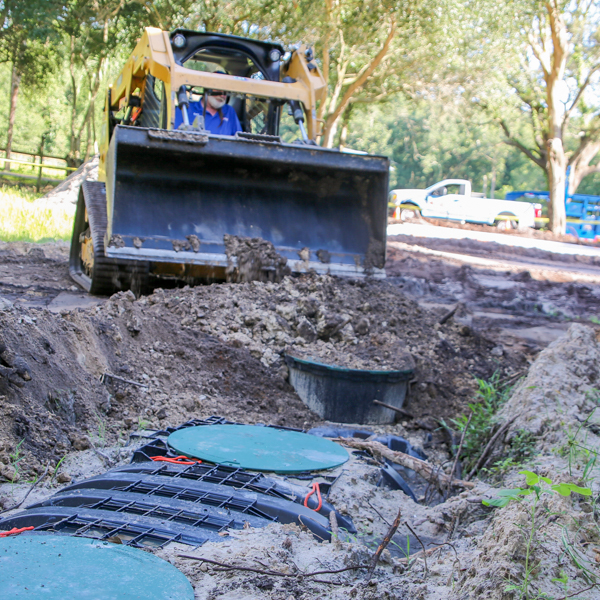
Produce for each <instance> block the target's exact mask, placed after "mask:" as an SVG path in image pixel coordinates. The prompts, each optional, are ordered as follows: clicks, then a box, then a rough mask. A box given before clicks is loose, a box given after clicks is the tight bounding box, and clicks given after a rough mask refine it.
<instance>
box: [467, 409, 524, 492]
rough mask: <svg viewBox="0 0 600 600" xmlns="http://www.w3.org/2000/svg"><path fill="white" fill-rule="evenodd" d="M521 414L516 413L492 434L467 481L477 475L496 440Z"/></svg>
mask: <svg viewBox="0 0 600 600" xmlns="http://www.w3.org/2000/svg"><path fill="white" fill-rule="evenodd" d="M520 416H521V413H519V414H517V415H515V416H514V417H513V418H512V419H509V420H508V421H506V423H504V425H502V427H500V429H498V431H496V433H495V434H494V435H493V436H492V439H491V440H490V441H489V442H488V444H487V446H486V447H485V448H484V450H483V452H482V453H481V456H480V457H479V460H478V461H477V464H476V465H475V466H474V467H473V470H472V471H471V472H470V473H469V474H468V475H467V481H469V480H470V479H471V478H472V477H473V475H475V473H477V471H478V470H479V468H480V467H481V465H482V464H483V461H484V460H485V458H486V456H487V453H488V452H489V451H490V450H491V449H492V448H493V447H494V445H495V444H496V442H497V441H498V438H499V437H500V436H501V435H502V434H504V433H506V430H507V429H508V428H509V427H510V426H511V425H512V424H513V423H514V422H515V421H516V420H517V419H518V418H519V417H520Z"/></svg>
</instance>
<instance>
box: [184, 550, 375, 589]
mask: <svg viewBox="0 0 600 600" xmlns="http://www.w3.org/2000/svg"><path fill="white" fill-rule="evenodd" d="M177 556H179V557H180V558H190V559H191V560H198V561H200V562H205V563H208V564H210V565H217V566H218V567H224V568H225V569H228V570H230V571H250V572H251V573H260V574H261V575H271V576H273V577H314V576H315V575H333V574H335V573H344V572H345V571H356V570H358V569H370V568H371V567H370V565H357V566H354V567H344V568H343V569H332V570H328V571H312V572H310V573H302V572H300V573H282V572H281V571H271V570H270V569H269V570H266V569H253V568H252V567H241V566H236V565H228V564H227V563H222V562H219V561H217V560H211V559H210V558H204V557H203V556H192V555H191V554H178V555H177ZM328 583H329V582H328Z"/></svg>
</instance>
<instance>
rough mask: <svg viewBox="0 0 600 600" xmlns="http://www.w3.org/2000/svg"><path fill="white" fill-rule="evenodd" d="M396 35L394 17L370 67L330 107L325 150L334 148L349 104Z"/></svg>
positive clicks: (324, 132)
mask: <svg viewBox="0 0 600 600" xmlns="http://www.w3.org/2000/svg"><path fill="white" fill-rule="evenodd" d="M395 34H396V20H395V18H394V17H392V19H391V23H390V30H389V32H388V35H387V38H386V40H385V41H384V43H383V44H382V46H381V48H380V49H379V52H378V53H377V54H376V55H375V56H374V57H373V59H372V60H371V62H370V63H369V65H368V66H367V67H366V68H365V69H364V70H363V71H362V73H361V74H360V75H359V76H358V77H357V78H356V79H355V80H354V81H353V82H352V83H351V84H350V85H349V86H348V88H347V89H346V91H345V92H344V94H343V96H342V98H341V100H339V102H336V104H337V106H333V104H334V103H333V102H332V104H330V105H329V107H328V109H329V115H328V117H327V119H326V120H325V126H324V127H323V138H322V142H321V145H322V146H324V147H325V148H331V147H332V146H333V141H334V139H335V134H336V133H337V128H338V123H339V120H340V117H341V116H342V114H343V112H344V111H345V110H346V108H347V107H348V104H350V101H351V100H352V98H353V97H354V94H356V93H357V92H358V91H360V89H361V88H362V87H363V85H364V84H365V83H366V82H367V80H368V79H369V77H371V75H372V74H373V72H374V71H375V69H376V68H377V67H378V66H379V65H380V64H381V61H382V60H383V59H384V57H385V55H386V54H387V52H388V50H389V48H390V44H391V43H392V40H393V39H394V35H395Z"/></svg>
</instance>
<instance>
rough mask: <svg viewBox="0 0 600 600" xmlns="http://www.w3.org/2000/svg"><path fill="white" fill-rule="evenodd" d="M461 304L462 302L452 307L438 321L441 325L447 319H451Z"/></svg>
mask: <svg viewBox="0 0 600 600" xmlns="http://www.w3.org/2000/svg"><path fill="white" fill-rule="evenodd" d="M459 306H460V302H459V303H458V304H457V305H456V306H455V307H454V308H452V309H450V310H449V311H448V312H447V313H446V314H445V315H444V316H443V317H442V318H441V319H440V320H439V321H438V323H439V324H440V325H443V324H444V323H445V322H446V321H448V320H449V319H451V318H452V317H453V316H454V315H455V314H456V311H457V310H458V307H459Z"/></svg>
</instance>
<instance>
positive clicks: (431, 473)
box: [334, 438, 475, 489]
mask: <svg viewBox="0 0 600 600" xmlns="http://www.w3.org/2000/svg"><path fill="white" fill-rule="evenodd" d="M334 441H335V442H338V443H340V444H342V445H344V446H348V447H349V448H354V449H356V450H367V451H369V452H371V454H373V455H375V456H377V457H379V458H387V459H388V460H391V461H392V462H393V463H396V464H398V465H402V466H403V467H406V468H408V469H412V470H413V471H416V472H417V473H418V474H419V475H421V477H423V479H426V480H427V481H434V482H437V483H438V484H439V483H440V482H441V483H444V484H446V485H448V483H449V482H451V483H452V485H455V486H458V487H462V488H467V489H472V488H474V487H475V484H474V483H472V482H470V481H463V480H462V479H450V477H449V476H448V475H446V474H445V473H436V467H434V466H433V465H430V464H429V463H427V462H425V461H424V460H420V459H419V458H415V457H414V456H409V455H408V454H405V453H404V452H394V451H393V450H390V449H389V448H388V447H387V446H384V445H383V444H380V443H379V442H365V441H362V440H356V439H353V438H336V439H335V440H334Z"/></svg>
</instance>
